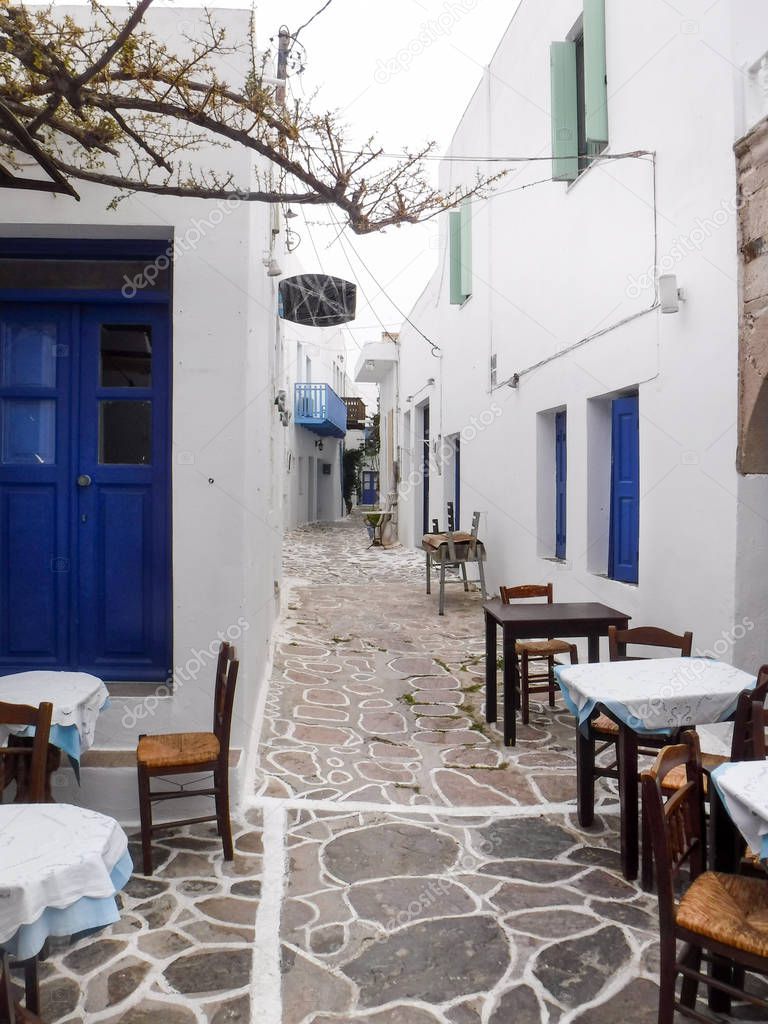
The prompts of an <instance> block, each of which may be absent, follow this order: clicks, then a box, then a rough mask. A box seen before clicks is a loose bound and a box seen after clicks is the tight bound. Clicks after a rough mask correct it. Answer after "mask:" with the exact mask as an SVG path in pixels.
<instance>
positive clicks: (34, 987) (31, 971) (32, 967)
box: [24, 956, 40, 1015]
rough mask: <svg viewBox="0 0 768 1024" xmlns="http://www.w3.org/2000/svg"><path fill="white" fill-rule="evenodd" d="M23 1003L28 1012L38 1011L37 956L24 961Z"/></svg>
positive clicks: (35, 1012)
mask: <svg viewBox="0 0 768 1024" xmlns="http://www.w3.org/2000/svg"><path fill="white" fill-rule="evenodd" d="M24 1003H25V1005H26V1008H27V1009H28V1010H29V1012H30V1013H34V1014H38V1015H39V1013H40V982H39V979H38V972H37V957H36V956H33V957H32V959H31V960H25V961H24Z"/></svg>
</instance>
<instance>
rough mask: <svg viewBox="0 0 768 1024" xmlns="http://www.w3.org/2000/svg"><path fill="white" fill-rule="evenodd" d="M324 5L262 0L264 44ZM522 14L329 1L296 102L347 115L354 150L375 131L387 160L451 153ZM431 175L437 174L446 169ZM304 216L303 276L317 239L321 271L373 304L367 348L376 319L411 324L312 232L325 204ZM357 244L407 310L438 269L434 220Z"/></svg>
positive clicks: (323, 236)
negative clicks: (496, 54)
mask: <svg viewBox="0 0 768 1024" xmlns="http://www.w3.org/2000/svg"><path fill="white" fill-rule="evenodd" d="M323 2H324V0H295V2H286V0H257V4H256V19H257V20H256V32H257V42H258V45H259V47H266V45H267V44H268V43H269V39H270V37H273V36H274V37H275V43H276V36H277V31H278V29H279V27H280V25H281V24H282V23H283V22H285V24H286V25H287V26H288V28H289V29H290V30H291V31H292V32H295V31H296V29H297V28H298V27H299V26H300V25H301V24H303V23H304V22H305V21H307V19H308V18H310V17H311V16H312V15H313V14H314V13H315V12H316V11H317V10H318V9H319V8H321V7H322V5H323ZM516 8H517V0H511V2H509V0H390V2H389V3H385V4H378V3H377V4H373V3H368V2H361V0H332V2H331V4H330V6H329V7H328V8H327V10H325V11H323V13H322V14H320V15H319V16H318V17H317V18H316V20H315V21H313V22H312V24H311V25H309V26H308V27H307V28H305V29H304V30H303V31H302V32H301V34H300V40H301V42H302V43H303V44H304V47H305V48H306V70H305V71H304V72H303V74H301V75H300V76H297V77H294V78H293V79H292V82H291V87H292V89H293V91H294V92H295V94H296V95H298V96H302V95H304V96H307V97H308V96H311V95H312V94H313V93H314V92H315V91H317V96H316V99H315V100H314V101H313V102H314V104H315V105H316V107H318V108H320V107H322V108H324V109H333V110H339V111H340V112H342V113H343V117H344V119H345V120H346V121H347V123H348V124H349V139H350V141H351V140H353V139H356V140H362V141H364V140H365V139H367V138H368V137H369V136H370V135H372V134H375V135H376V137H377V138H378V140H379V141H380V143H381V144H382V146H383V148H384V149H385V150H386V151H387V152H396V151H400V150H401V149H402V148H403V147H406V146H407V147H409V148H411V149H413V148H415V147H418V146H420V145H421V144H422V143H424V142H428V141H435V142H436V143H437V146H438V151H439V152H442V151H443V150H444V149H445V148H446V146H447V145H448V143H449V142H450V139H451V136H452V135H453V132H454V130H455V128H456V125H457V123H458V121H459V118H460V117H461V115H462V113H463V111H464V108H465V107H466V105H467V103H468V101H469V99H470V97H471V95H472V93H473V91H474V89H475V87H476V85H477V83H478V82H479V80H480V76H481V74H482V70H483V68H484V67H485V66H486V65H487V64H488V62H489V61H490V58H491V56H492V54H493V51H494V50H495V49H496V47H497V45H498V43H499V41H500V39H501V36H502V34H503V33H504V30H505V29H506V27H507V25H508V24H509V21H510V19H511V17H512V15H513V14H514V11H515V9H516ZM418 50H420V51H421V52H418V53H414V51H418ZM431 167H432V170H433V172H434V173H435V174H436V171H437V165H436V164H433V165H431ZM307 209H308V211H310V212H308V213H307V215H306V220H308V221H309V222H310V224H309V225H307V224H306V223H305V220H304V218H303V217H301V216H300V217H299V218H297V220H295V221H293V225H294V226H295V227H296V228H297V230H298V232H299V234H300V235H301V237H302V240H301V243H300V247H299V249H298V252H297V255H300V256H301V259H302V262H303V264H304V266H305V268H306V269H307V270H311V269H314V268H315V267H316V265H317V257H316V256H315V252H314V248H313V245H312V242H313V240H314V243H315V245H316V246H317V251H318V255H319V258H320V261H321V263H322V269H323V270H325V271H326V272H330V273H336V274H339V275H340V276H342V277H347V278H351V279H352V280H355V279H357V280H358V283H359V285H361V286H362V289H363V291H364V292H365V296H367V298H368V300H370V303H371V305H372V306H373V309H371V308H370V307H369V305H368V303H367V302H366V298H365V296H363V295H361V294H360V289H358V307H357V308H358V315H357V320H356V321H355V322H354V324H352V325H351V327H352V328H353V330H352V333H353V337H354V338H355V339H356V340H357V341H358V342H362V341H368V340H371V339H373V338H375V337H377V336H378V334H379V332H380V331H381V326H380V324H379V319H380V320H381V321H382V322H383V323H384V324H385V325H386V327H387V328H388V329H397V328H398V327H399V325H400V323H401V321H402V317H401V316H400V314H399V313H398V312H397V310H396V309H395V308H393V306H392V304H391V303H390V302H389V301H388V299H387V297H386V295H384V294H382V293H381V290H380V288H379V287H377V285H376V283H374V280H372V279H371V277H369V276H368V274H367V273H366V271H365V270H364V269H363V267H362V266H361V265H360V263H358V262H357V257H356V256H355V254H354V252H352V251H351V250H350V248H349V247H346V249H345V248H344V247H342V246H341V245H340V244H339V243H338V242H334V241H333V237H334V235H335V234H336V232H335V231H331V230H329V229H328V228H327V227H323V226H322V225H321V224H316V223H314V222H324V223H326V224H327V223H328V222H329V216H328V213H327V212H326V211H325V210H324V209H323V208H322V207H318V208H312V207H309V208H307ZM351 239H352V243H353V245H354V248H355V249H356V250H357V251H358V253H359V254H360V256H361V257H362V259H363V260H364V262H365V264H366V265H367V266H368V267H369V268H370V270H371V271H372V272H373V275H374V277H375V279H376V281H377V282H378V283H379V284H380V285H381V286H382V287H383V288H384V290H385V292H386V293H387V295H389V296H391V298H392V299H393V300H394V302H395V303H397V305H399V306H400V307H401V309H403V310H404V311H405V312H408V311H409V310H410V307H411V306H412V304H413V302H414V301H415V300H416V299H417V298H418V296H419V294H420V292H421V290H422V288H423V286H424V285H425V284H426V282H427V280H428V278H429V276H430V274H431V273H432V270H433V268H434V266H435V261H436V256H437V252H436V241H437V223H436V221H435V222H432V223H430V224H426V225H423V226H408V225H406V226H405V227H402V228H400V229H394V228H393V229H389V230H388V231H387V232H385V233H382V234H377V235H373V236H366V237H364V238H360V237H358V236H355V235H352V236H351ZM347 257H349V259H350V260H351V261H352V263H353V265H354V270H355V274H354V275H353V274H352V273H351V271H350V266H349V263H348V262H347Z"/></svg>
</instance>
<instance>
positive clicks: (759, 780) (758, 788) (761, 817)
mask: <svg viewBox="0 0 768 1024" xmlns="http://www.w3.org/2000/svg"><path fill="white" fill-rule="evenodd" d="M712 779H713V781H714V783H715V786H716V788H717V791H718V793H719V794H720V797H721V798H722V801H723V803H724V804H725V808H726V810H727V811H728V813H729V814H730V816H731V818H732V819H733V823H734V824H735V825H736V827H737V828H738V830H739V832H741V834H742V835H743V836H744V838H745V839H746V841H747V842H748V843H749V845H750V847H751V848H752V849H753V850H754V851H755V852H756V853H757V854H758V855H759V857H760V859H761V860H764V861H768V761H736V762H729V763H728V764H721V765H720V767H719V768H715V770H714V771H713V772H712Z"/></svg>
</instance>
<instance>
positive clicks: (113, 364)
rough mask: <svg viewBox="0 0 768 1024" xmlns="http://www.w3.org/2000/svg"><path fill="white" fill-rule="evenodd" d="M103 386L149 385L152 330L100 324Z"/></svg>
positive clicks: (135, 386)
mask: <svg viewBox="0 0 768 1024" xmlns="http://www.w3.org/2000/svg"><path fill="white" fill-rule="evenodd" d="M99 380H100V383H101V386H102V387H103V388H149V387H151V386H152V330H151V328H150V327H143V326H139V325H136V324H114V325H110V324H102V327H101V369H100V375H99Z"/></svg>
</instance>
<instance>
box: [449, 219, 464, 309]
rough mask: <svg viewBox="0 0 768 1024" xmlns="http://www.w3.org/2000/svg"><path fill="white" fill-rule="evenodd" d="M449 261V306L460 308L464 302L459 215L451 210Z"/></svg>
mask: <svg viewBox="0 0 768 1024" xmlns="http://www.w3.org/2000/svg"><path fill="white" fill-rule="evenodd" d="M448 236H449V244H448V251H449V260H450V267H451V305H452V306H460V305H461V304H462V302H463V301H464V295H463V294H462V291H461V214H460V213H459V211H458V210H451V212H450V213H449V214H448Z"/></svg>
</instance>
